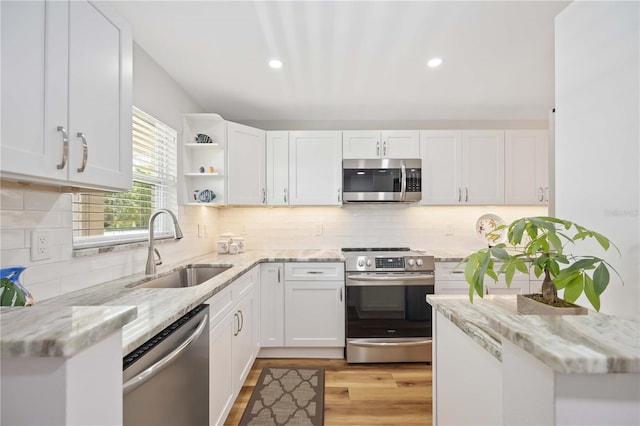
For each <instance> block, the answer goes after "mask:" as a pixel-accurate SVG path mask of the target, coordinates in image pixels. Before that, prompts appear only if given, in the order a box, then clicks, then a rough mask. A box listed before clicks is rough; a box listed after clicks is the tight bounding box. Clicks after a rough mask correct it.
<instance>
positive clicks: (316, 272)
mask: <svg viewBox="0 0 640 426" xmlns="http://www.w3.org/2000/svg"><path fill="white" fill-rule="evenodd" d="M307 274H311V275H322V271H307Z"/></svg>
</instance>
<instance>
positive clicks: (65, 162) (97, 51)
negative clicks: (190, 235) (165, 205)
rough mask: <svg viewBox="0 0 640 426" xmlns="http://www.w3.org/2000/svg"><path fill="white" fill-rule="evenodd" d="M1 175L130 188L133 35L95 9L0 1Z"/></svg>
mask: <svg viewBox="0 0 640 426" xmlns="http://www.w3.org/2000/svg"><path fill="white" fill-rule="evenodd" d="M0 8H1V13H0V15H1V16H2V18H1V19H2V25H1V28H2V61H1V62H2V71H1V74H2V89H1V92H2V95H1V97H2V148H1V149H2V156H1V157H2V159H1V166H0V171H1V172H2V177H3V178H7V179H13V180H21V181H32V182H41V183H46V184H54V185H60V186H75V187H82V188H95V189H105V190H128V189H130V188H131V185H132V182H131V173H132V171H131V155H132V150H131V122H132V110H131V104H132V101H131V97H132V38H131V29H130V27H129V24H128V23H127V22H126V21H124V20H123V19H122V18H121V17H119V16H118V15H117V14H116V13H114V12H113V10H112V9H111V8H110V7H109V5H106V4H104V2H99V3H94V2H89V1H37V2H36V1H34V2H18V1H16V2H2V4H0Z"/></svg>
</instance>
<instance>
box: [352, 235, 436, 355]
mask: <svg viewBox="0 0 640 426" xmlns="http://www.w3.org/2000/svg"><path fill="white" fill-rule="evenodd" d="M342 251H343V254H344V257H345V286H346V293H347V305H346V310H347V312H346V318H347V324H346V336H347V350H346V352H347V354H346V355H347V362H349V363H365V362H431V306H430V305H429V304H428V303H427V301H426V296H427V294H433V293H434V285H435V277H434V271H435V263H434V258H433V256H425V255H423V254H421V253H417V252H414V251H411V250H410V249H409V248H405V247H401V248H343V249H342Z"/></svg>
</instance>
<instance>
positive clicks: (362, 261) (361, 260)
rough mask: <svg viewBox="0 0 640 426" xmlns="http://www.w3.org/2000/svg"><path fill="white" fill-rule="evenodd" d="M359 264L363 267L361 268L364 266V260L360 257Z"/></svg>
mask: <svg viewBox="0 0 640 426" xmlns="http://www.w3.org/2000/svg"><path fill="white" fill-rule="evenodd" d="M358 266H359V267H361V268H362V267H363V266H364V260H363V259H358Z"/></svg>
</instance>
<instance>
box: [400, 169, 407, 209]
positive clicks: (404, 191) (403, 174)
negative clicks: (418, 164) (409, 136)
mask: <svg viewBox="0 0 640 426" xmlns="http://www.w3.org/2000/svg"><path fill="white" fill-rule="evenodd" d="M400 181H401V184H400V199H401V200H404V199H405V198H406V196H407V168H406V167H405V165H404V161H401V162H400Z"/></svg>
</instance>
